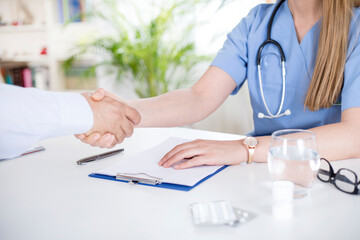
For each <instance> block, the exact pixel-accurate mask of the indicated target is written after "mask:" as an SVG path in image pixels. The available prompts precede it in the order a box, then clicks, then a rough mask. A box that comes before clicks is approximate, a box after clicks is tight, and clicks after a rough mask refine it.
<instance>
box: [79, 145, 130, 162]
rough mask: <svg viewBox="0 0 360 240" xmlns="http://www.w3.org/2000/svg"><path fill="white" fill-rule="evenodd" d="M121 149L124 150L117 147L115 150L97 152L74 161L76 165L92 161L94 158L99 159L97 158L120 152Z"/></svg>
mask: <svg viewBox="0 0 360 240" xmlns="http://www.w3.org/2000/svg"><path fill="white" fill-rule="evenodd" d="M123 151H124V149H123V148H121V149H118V150H115V151H111V152H106V153H102V154H97V155H94V156H90V157H86V158H82V159H80V160H78V161H77V162H76V163H77V165H82V164H84V163H88V162H93V161H95V160H99V159H103V158H107V157H110V156H113V155H116V154H118V153H121V152H123Z"/></svg>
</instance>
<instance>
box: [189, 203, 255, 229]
mask: <svg viewBox="0 0 360 240" xmlns="http://www.w3.org/2000/svg"><path fill="white" fill-rule="evenodd" d="M190 211H191V214H192V218H193V222H194V224H195V225H197V226H216V225H229V226H235V225H238V224H243V223H246V222H248V221H250V220H251V219H253V218H255V217H256V215H255V214H253V213H250V212H248V211H245V210H241V209H239V208H233V207H232V206H231V205H230V203H229V202H228V201H216V202H205V203H193V204H191V205H190Z"/></svg>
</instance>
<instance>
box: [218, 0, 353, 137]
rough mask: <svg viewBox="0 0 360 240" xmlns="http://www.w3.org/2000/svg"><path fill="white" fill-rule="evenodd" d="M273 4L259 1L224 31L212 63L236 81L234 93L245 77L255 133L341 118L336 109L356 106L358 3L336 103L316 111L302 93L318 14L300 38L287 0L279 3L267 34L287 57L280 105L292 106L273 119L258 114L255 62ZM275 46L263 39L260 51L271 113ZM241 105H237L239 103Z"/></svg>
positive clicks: (276, 100) (276, 77)
mask: <svg viewBox="0 0 360 240" xmlns="http://www.w3.org/2000/svg"><path fill="white" fill-rule="evenodd" d="M274 8H275V5H273V4H271V5H270V4H262V5H259V6H257V7H255V8H253V9H252V10H251V11H250V13H249V15H248V16H247V17H245V18H243V19H242V20H241V22H240V23H239V24H238V25H237V26H236V27H235V28H234V29H233V31H232V32H231V33H229V34H228V38H227V40H226V41H225V43H224V46H223V48H222V49H221V50H220V51H219V53H218V54H217V56H216V58H215V59H214V61H213V63H212V64H211V65H213V66H216V67H219V68H221V69H222V70H224V71H225V72H226V73H228V74H229V75H230V76H231V77H232V78H233V80H234V81H235V82H236V85H237V87H236V89H235V90H234V91H233V93H232V94H236V93H237V92H238V91H239V89H240V88H241V86H242V84H243V83H244V81H245V80H246V79H247V80H248V86H249V92H250V99H251V105H252V108H253V112H254V113H253V120H254V125H255V129H254V131H253V132H252V133H251V134H252V135H254V136H262V135H269V134H271V133H272V132H274V131H276V130H279V129H285V128H301V129H308V128H313V127H318V126H322V125H325V124H331V123H337V122H340V120H341V112H342V111H344V110H345V109H348V108H352V107H360V67H359V66H358V65H359V64H360V47H359V42H360V34H359V33H360V31H359V28H357V27H356V24H357V25H359V26H360V17H359V16H360V9H355V10H354V18H353V20H352V23H351V26H350V32H349V47H348V54H347V60H346V65H345V73H344V87H343V90H342V93H341V97H340V98H339V101H340V102H341V105H334V106H332V107H331V108H327V109H321V110H319V111H310V110H308V109H307V108H305V107H304V102H305V97H306V93H307V90H308V87H309V84H310V81H311V77H312V74H313V70H314V67H315V61H316V53H317V45H318V39H319V34H320V28H321V22H320V21H321V20H319V21H318V22H317V23H316V24H315V25H314V26H313V27H312V28H311V29H310V30H309V32H308V33H307V34H306V35H305V37H304V38H303V39H302V41H301V43H300V44H299V42H298V40H297V36H296V31H295V26H294V21H293V17H292V14H291V12H290V10H289V7H288V3H287V1H285V2H284V3H283V4H282V5H281V7H280V8H279V10H278V12H277V14H276V16H275V18H274V22H273V26H272V33H271V38H272V39H274V40H276V41H278V42H279V43H280V44H281V46H282V48H283V50H284V53H285V57H286V93H285V100H284V105H283V110H282V112H284V111H285V110H286V109H290V110H291V115H289V116H283V117H280V118H274V119H266V118H263V119H259V118H258V117H257V115H258V113H259V112H262V113H264V114H266V115H267V111H266V109H265V106H264V103H263V101H262V98H261V93H260V87H259V79H258V72H257V65H256V54H257V51H258V49H259V46H260V45H261V44H262V43H263V42H264V41H265V39H266V34H267V26H268V22H269V19H270V16H271V14H272V12H273V10H274ZM279 55H280V54H279V51H278V50H277V48H276V47H275V46H273V45H272V44H267V45H266V47H265V48H264V49H263V52H262V60H261V69H262V82H263V90H264V96H265V99H266V103H267V105H268V107H269V110H270V112H271V113H272V114H276V113H277V111H278V108H279V105H280V102H281V93H282V77H281V68H280V56H279ZM239 110H240V109H239Z"/></svg>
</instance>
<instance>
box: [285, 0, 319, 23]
mask: <svg viewBox="0 0 360 240" xmlns="http://www.w3.org/2000/svg"><path fill="white" fill-rule="evenodd" d="M288 5H289V9H290V11H291V14H292V15H293V18H294V20H304V21H307V22H308V21H314V22H316V21H318V20H319V19H320V17H321V7H322V0H288Z"/></svg>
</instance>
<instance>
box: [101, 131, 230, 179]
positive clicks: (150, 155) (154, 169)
mask: <svg viewBox="0 0 360 240" xmlns="http://www.w3.org/2000/svg"><path fill="white" fill-rule="evenodd" d="M188 141H191V140H188V139H182V138H168V139H167V140H165V141H164V142H162V143H161V144H159V145H157V146H156V147H153V148H151V149H148V150H145V151H143V152H141V153H138V154H136V155H133V156H131V157H128V158H124V159H120V160H119V161H118V162H117V163H116V164H114V165H112V166H109V167H107V168H105V169H102V170H100V171H98V172H96V173H97V174H103V175H108V176H116V175H117V174H118V173H121V174H125V173H127V174H128V175H131V174H138V173H146V174H148V175H150V176H154V177H157V178H162V181H163V182H166V183H173V184H179V185H185V186H194V185H195V184H196V183H197V182H199V181H200V180H201V179H203V178H205V177H207V176H209V175H210V174H212V173H214V172H216V171H217V170H218V169H220V168H221V167H223V166H199V167H194V168H190V169H182V170H175V169H174V168H172V167H171V168H164V167H161V166H159V165H158V162H159V161H160V160H161V158H162V157H163V156H164V155H165V154H166V153H168V152H169V151H170V150H171V149H172V148H173V147H175V146H176V145H179V144H181V143H185V142H188Z"/></svg>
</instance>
